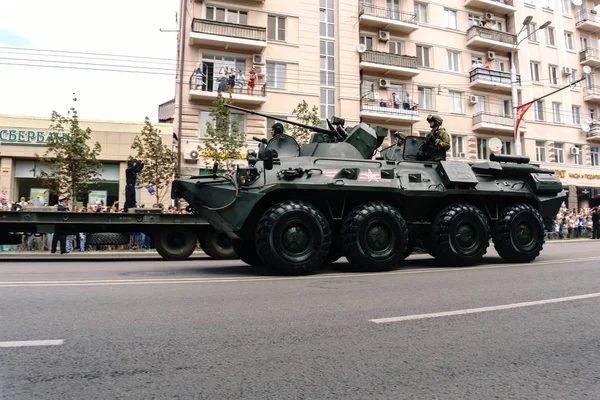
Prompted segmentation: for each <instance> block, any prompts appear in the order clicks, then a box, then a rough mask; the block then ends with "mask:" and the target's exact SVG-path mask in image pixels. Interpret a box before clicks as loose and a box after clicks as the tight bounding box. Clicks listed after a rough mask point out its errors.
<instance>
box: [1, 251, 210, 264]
mask: <svg viewBox="0 0 600 400" xmlns="http://www.w3.org/2000/svg"><path fill="white" fill-rule="evenodd" d="M205 255H206V254H205V253H204V252H203V251H195V252H194V253H192V255H191V256H190V258H192V257H197V256H201V257H202V256H205ZM0 258H2V259H3V260H10V259H13V260H15V259H23V260H25V259H27V260H40V259H49V260H56V259H64V260H85V259H136V258H142V259H143V258H156V259H160V260H162V259H163V258H162V257H161V256H160V254H158V253H157V252H156V250H149V251H126V252H124V251H122V252H118V251H117V252H103V251H85V252H83V253H81V252H79V251H75V252H71V253H68V254H60V252H58V253H55V254H52V253H50V252H0ZM0 263H1V261H0Z"/></svg>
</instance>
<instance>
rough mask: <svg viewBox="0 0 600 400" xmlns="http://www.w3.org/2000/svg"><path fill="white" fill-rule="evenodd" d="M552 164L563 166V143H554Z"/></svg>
mask: <svg viewBox="0 0 600 400" xmlns="http://www.w3.org/2000/svg"><path fill="white" fill-rule="evenodd" d="M554 162H556V163H559V164H564V162H565V145H564V144H563V143H554Z"/></svg>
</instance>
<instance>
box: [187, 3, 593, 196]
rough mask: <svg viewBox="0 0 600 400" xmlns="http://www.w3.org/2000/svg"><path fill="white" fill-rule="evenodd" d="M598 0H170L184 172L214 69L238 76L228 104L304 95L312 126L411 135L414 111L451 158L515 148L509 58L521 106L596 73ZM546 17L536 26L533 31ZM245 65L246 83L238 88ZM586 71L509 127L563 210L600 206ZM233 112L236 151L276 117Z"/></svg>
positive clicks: (292, 102)
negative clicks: (445, 143) (498, 144)
mask: <svg viewBox="0 0 600 400" xmlns="http://www.w3.org/2000/svg"><path fill="white" fill-rule="evenodd" d="M597 3H598V1H596V2H594V1H591V0H574V1H572V0H523V1H516V0H514V1H513V0H499V1H496V0H445V1H426V0H296V1H280V0H236V1H233V0H231V1H229V0H215V1H212V0H182V3H181V15H184V12H185V15H186V22H185V23H182V25H181V32H180V40H181V47H180V49H182V50H183V58H184V64H183V65H184V74H183V76H181V77H178V88H177V91H176V100H175V132H176V133H178V134H180V135H181V149H182V153H183V154H184V157H183V159H184V160H183V161H184V163H185V164H184V165H185V166H186V168H185V169H184V174H185V173H189V174H197V173H198V169H199V168H202V167H203V166H204V164H203V163H202V162H201V160H199V157H198V154H197V153H195V152H193V151H192V150H195V149H196V147H197V145H198V144H199V143H201V141H202V140H203V138H205V137H206V129H205V126H206V122H207V121H208V120H209V115H208V114H209V112H210V106H211V103H212V102H213V101H214V99H215V98H216V97H217V93H218V91H219V87H222V86H220V85H221V79H223V74H222V72H223V67H228V68H229V69H231V68H233V69H235V70H236V71H243V73H244V77H245V79H246V81H245V82H244V80H243V79H235V78H232V79H233V80H232V82H233V81H235V84H236V85H239V84H240V83H241V85H239V86H235V87H234V89H233V94H232V98H233V101H234V104H236V105H238V106H240V107H244V108H248V109H253V110H257V111H261V112H265V113H270V114H274V115H276V116H278V117H280V118H285V119H293V118H294V116H293V114H292V111H293V109H294V108H295V107H296V105H297V104H298V103H299V102H301V101H302V100H306V101H307V102H308V103H309V105H310V106H311V107H312V106H313V105H316V106H318V108H319V110H320V116H321V118H323V119H324V118H330V117H331V116H333V115H336V116H339V117H343V118H345V119H346V121H347V125H353V124H356V123H358V122H359V121H364V122H367V123H370V124H373V125H380V126H385V127H387V128H389V129H390V134H391V133H392V132H393V131H403V132H406V133H409V134H410V133H412V134H413V135H423V134H425V133H426V132H428V130H429V127H428V124H427V122H426V116H427V115H428V114H430V113H436V114H439V115H441V116H442V117H443V118H444V125H445V127H446V129H447V130H448V132H449V133H450V135H451V138H452V148H451V150H450V151H449V157H451V158H455V159H464V160H477V159H486V158H488V156H489V149H488V145H487V144H488V142H489V139H491V138H493V137H497V138H499V139H500V140H501V141H502V145H503V146H502V149H501V152H502V153H504V154H515V140H514V133H513V132H514V128H513V127H514V117H513V115H514V111H513V101H512V96H511V94H512V84H511V74H510V66H511V62H512V61H513V59H512V57H513V54H514V63H515V66H516V70H517V77H516V83H515V86H516V87H517V99H518V100H517V101H518V103H519V104H523V103H526V102H529V101H532V100H534V99H536V98H539V97H542V96H545V95H547V94H549V93H552V92H553V91H555V90H557V89H559V88H560V87H562V86H564V85H567V84H568V83H570V82H575V81H577V80H578V79H579V78H581V77H582V76H583V75H582V73H583V72H582V68H583V66H585V65H589V66H590V67H592V70H593V71H595V69H596V67H598V66H600V52H599V49H598V47H599V45H598V39H599V37H598V35H599V34H600V18H599V19H598V22H596V16H597V14H596V12H595V11H594V7H595V6H596V4H597ZM529 16H530V17H532V18H531V21H530V23H529V24H528V25H527V26H523V21H524V20H525V19H526V18H527V17H529ZM182 19H183V18H182ZM547 21H550V22H551V24H550V25H549V26H548V28H545V29H539V30H538V28H539V27H540V26H542V25H543V24H544V23H546V22H547ZM517 43H519V45H518V47H517ZM180 55H181V54H180ZM251 68H254V69H255V71H256V73H257V81H256V85H255V87H254V88H249V87H248V77H249V72H250V69H251ZM198 70H200V71H201V72H202V74H201V77H202V79H199V80H197V79H196V77H197V71H198ZM596 75H597V73H596V72H592V73H591V74H589V75H588V76H587V77H586V79H585V81H583V82H580V83H579V84H577V85H574V86H573V87H571V88H568V89H566V90H562V91H559V92H557V93H555V94H552V95H551V96H548V97H545V98H544V99H542V100H540V101H537V102H536V103H535V104H534V105H533V107H532V108H531V109H530V110H529V111H528V112H527V113H526V114H525V119H524V121H523V122H522V123H521V125H520V134H521V138H522V154H523V155H527V156H529V157H530V158H531V159H532V160H533V161H536V162H539V163H541V164H542V165H543V166H544V167H546V168H550V169H554V170H556V171H557V173H559V174H560V176H561V177H562V179H563V181H564V183H565V184H567V185H569V186H570V188H571V196H570V197H569V206H572V207H578V206H586V205H596V204H600V172H598V171H600V170H599V169H598V168H597V167H598V164H599V161H600V160H599V154H598V153H599V147H600V123H599V122H598V114H599V112H600V81H599V82H598V84H597V85H596V83H595V82H596V79H600V77H598V76H596ZM225 79H226V80H227V79H229V78H225ZM179 85H181V87H180V86H179ZM180 90H181V92H182V96H181V98H180V97H179V91H180ZM180 115H181V116H180ZM232 118H235V119H236V120H237V121H238V122H239V124H240V126H241V127H242V129H243V131H244V132H245V133H246V134H247V137H248V138H249V140H248V147H252V146H254V144H253V143H252V140H251V139H250V138H251V137H252V136H264V135H266V134H267V133H268V132H269V131H270V126H271V125H272V124H273V122H274V121H269V120H267V119H266V118H263V117H260V116H253V115H245V114H237V113H233V114H232ZM240 162H243V160H240Z"/></svg>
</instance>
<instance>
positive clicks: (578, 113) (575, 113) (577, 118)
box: [571, 106, 581, 125]
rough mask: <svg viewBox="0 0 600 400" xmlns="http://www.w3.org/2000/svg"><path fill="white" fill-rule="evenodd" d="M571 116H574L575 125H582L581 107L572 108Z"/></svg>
mask: <svg viewBox="0 0 600 400" xmlns="http://www.w3.org/2000/svg"><path fill="white" fill-rule="evenodd" d="M571 114H572V116H573V124H574V125H580V124H581V106H571Z"/></svg>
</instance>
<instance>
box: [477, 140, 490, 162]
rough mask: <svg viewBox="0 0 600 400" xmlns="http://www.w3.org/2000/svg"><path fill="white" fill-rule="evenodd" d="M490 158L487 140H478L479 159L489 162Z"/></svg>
mask: <svg viewBox="0 0 600 400" xmlns="http://www.w3.org/2000/svg"><path fill="white" fill-rule="evenodd" d="M488 157H489V149H488V143H487V139H486V138H477V159H479V160H487V159H488Z"/></svg>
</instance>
